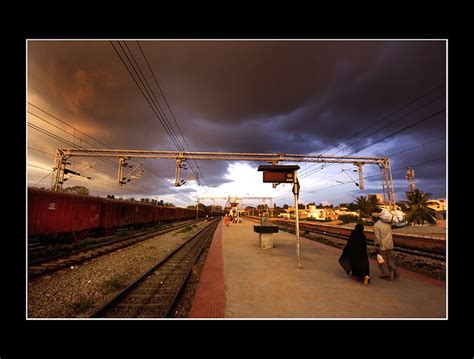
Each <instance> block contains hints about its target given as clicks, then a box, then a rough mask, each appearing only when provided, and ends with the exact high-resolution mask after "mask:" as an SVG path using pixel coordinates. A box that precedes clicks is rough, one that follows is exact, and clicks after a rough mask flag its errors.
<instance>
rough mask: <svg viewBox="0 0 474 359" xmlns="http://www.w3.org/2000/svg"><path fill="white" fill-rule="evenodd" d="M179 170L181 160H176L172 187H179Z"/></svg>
mask: <svg viewBox="0 0 474 359" xmlns="http://www.w3.org/2000/svg"><path fill="white" fill-rule="evenodd" d="M180 169H181V160H180V159H179V158H178V159H176V171H175V176H174V186H175V187H179V186H181V184H180V183H179V173H180Z"/></svg>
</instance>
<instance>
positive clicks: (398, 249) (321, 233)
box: [248, 217, 446, 261]
mask: <svg viewBox="0 0 474 359" xmlns="http://www.w3.org/2000/svg"><path fill="white" fill-rule="evenodd" d="M248 218H249V219H250V220H252V221H255V222H258V221H259V220H258V219H256V218H251V217H248ZM276 224H277V225H278V227H279V228H281V229H282V230H284V231H288V230H290V231H294V230H295V228H294V225H293V226H292V225H291V224H290V223H288V222H281V221H276ZM348 232H350V230H349V231H348ZM309 233H312V234H315V235H318V236H323V237H329V238H338V239H343V240H346V241H347V239H348V238H349V235H348V234H342V233H332V232H328V231H325V230H320V229H317V228H312V227H311V226H306V225H304V224H300V235H303V236H304V235H305V234H309ZM405 237H407V236H405ZM308 239H311V238H308ZM367 244H368V245H369V246H370V247H373V248H371V249H374V248H375V245H374V240H373V239H372V238H367ZM394 250H395V251H396V252H400V253H405V254H410V255H416V256H421V257H426V258H431V259H437V260H442V261H445V260H446V255H445V254H442V253H438V251H436V252H434V251H427V250H420V249H415V248H407V247H402V246H397V245H395V247H394Z"/></svg>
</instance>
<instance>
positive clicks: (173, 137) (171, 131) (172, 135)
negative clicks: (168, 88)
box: [110, 41, 207, 191]
mask: <svg viewBox="0 0 474 359" xmlns="http://www.w3.org/2000/svg"><path fill="white" fill-rule="evenodd" d="M110 43H111V45H112V47H113V49H114V51H115V52H116V54H117V56H118V57H119V59H120V60H121V62H122V64H123V65H124V67H125V68H126V70H127V71H128V73H129V75H130V76H131V77H132V79H133V80H134V82H135V84H136V85H137V87H138V88H139V90H140V92H141V93H142V95H143V97H144V98H145V100H146V101H147V102H148V104H149V106H150V108H151V109H152V111H153V113H154V114H155V116H156V117H157V118H158V120H159V121H160V123H161V124H162V126H163V127H164V129H165V131H166V132H167V133H168V135H169V136H170V138H171V140H172V141H173V143H174V144H175V146H176V147H177V148H178V150H180V151H182V152H184V147H183V146H182V145H181V143H180V142H179V139H178V137H177V135H176V134H175V133H174V129H172V127H171V125H170V124H169V122H167V120H166V118H164V117H165V116H163V115H161V113H159V112H160V109H159V108H158V107H160V108H161V105H160V104H159V101H158V100H157V99H156V96H154V93H153V91H152V89H151V87H150V86H149V84H148V81H146V79H145V77H144V76H143V73H142V76H143V77H144V80H145V82H146V83H147V84H148V87H149V88H150V91H151V92H152V93H153V96H152V95H150V91H148V89H147V86H146V85H145V83H144V82H143V80H142V79H141V77H140V75H139V71H141V70H139V71H137V69H135V66H134V65H133V63H132V61H131V60H130V57H129V56H128V55H127V52H126V51H125V49H124V47H123V46H122V45H121V44H120V42H119V46H120V48H121V50H122V51H123V53H124V55H125V57H126V59H127V60H128V62H129V65H127V63H126V61H125V60H124V58H123V57H122V55H121V54H120V52H119V51H118V48H116V47H115V45H114V44H113V42H112V41H111V42H110ZM125 46H126V47H127V49H128V50H129V52H130V49H129V48H128V46H127V45H126V43H125ZM130 55H131V56H132V59H133V54H132V53H131V52H130ZM135 63H136V65H137V68H138V69H139V65H138V63H137V62H136V60H135ZM131 69H132V70H133V72H134V73H135V74H136V77H137V78H138V81H137V78H136V77H135V76H134V75H133V74H132V70H131ZM139 82H140V83H141V85H142V86H143V89H142V87H141V86H140V84H139ZM144 90H145V91H144ZM145 92H146V94H145ZM147 94H148V96H149V97H150V98H149V97H148V96H147ZM150 101H151V102H150ZM155 101H156V103H157V104H156V103H155ZM152 103H153V105H155V106H153V105H152ZM157 110H158V113H157ZM161 112H163V113H164V111H163V110H162V109H161ZM160 115H161V117H160ZM162 117H163V119H162ZM190 168H191V170H192V171H193V173H194V174H195V176H196V179H197V180H198V181H199V176H198V175H197V173H196V172H195V171H194V169H193V168H192V165H191V164H190ZM206 191H207V190H206Z"/></svg>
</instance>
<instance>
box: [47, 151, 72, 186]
mask: <svg viewBox="0 0 474 359" xmlns="http://www.w3.org/2000/svg"><path fill="white" fill-rule="evenodd" d="M69 157H70V156H65V155H64V153H63V151H61V150H60V149H57V150H56V157H55V159H54V167H53V170H54V174H53V177H52V181H51V189H52V190H53V191H59V190H60V189H62V187H63V183H64V170H65V169H66V164H67V159H68V158H69Z"/></svg>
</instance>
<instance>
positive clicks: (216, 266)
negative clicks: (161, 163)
mask: <svg viewBox="0 0 474 359" xmlns="http://www.w3.org/2000/svg"><path fill="white" fill-rule="evenodd" d="M254 225H255V223H254V222H250V221H245V222H244V223H241V224H233V223H231V224H230V225H229V227H226V226H225V224H223V223H222V222H221V225H220V226H221V227H220V228H221V229H220V230H221V235H220V233H218V232H216V235H215V237H214V241H213V244H212V246H211V249H210V252H209V256H208V258H207V261H206V264H205V267H204V271H203V274H202V277H201V281H200V285H199V287H198V291H197V293H196V297H195V300H194V303H193V309H192V315H191V317H200V318H206V317H207V318H216V317H217V318H219V317H221V318H222V317H225V318H441V319H444V318H446V288H445V282H443V281H437V280H434V279H428V278H426V277H424V276H421V275H418V274H415V273H411V272H408V271H405V270H402V269H400V270H399V271H400V279H398V280H395V281H393V282H388V281H385V280H382V279H380V278H378V275H379V273H378V268H377V265H376V263H375V261H371V262H370V270H371V283H370V284H369V285H368V286H364V285H363V284H362V283H359V282H357V281H354V280H352V279H351V278H350V277H348V276H347V275H346V274H345V273H344V271H343V270H342V268H341V267H340V265H339V263H338V258H339V256H340V254H341V250H340V249H337V248H333V247H329V246H326V245H323V244H320V243H317V242H314V241H311V240H308V239H305V238H302V239H301V253H302V257H301V260H302V267H303V268H302V269H297V263H296V245H295V241H296V240H295V236H294V235H292V234H289V233H286V232H281V231H280V232H279V233H277V234H274V235H273V236H274V244H275V247H274V248H272V249H260V248H259V247H258V234H257V233H254V232H253V226H254ZM213 249H214V251H213V252H212V250H213ZM211 253H213V254H212V255H211ZM222 273H223V276H222V275H221V274H222ZM212 276H214V277H212ZM212 278H213V279H212ZM222 282H224V283H222ZM201 283H202V284H203V286H201ZM222 284H224V285H222ZM219 303H220V304H219ZM222 303H225V304H224V305H223V304H222ZM223 306H224V308H222V307H223ZM212 308H216V309H212ZM193 312H194V314H193ZM196 314H197V315H196Z"/></svg>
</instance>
